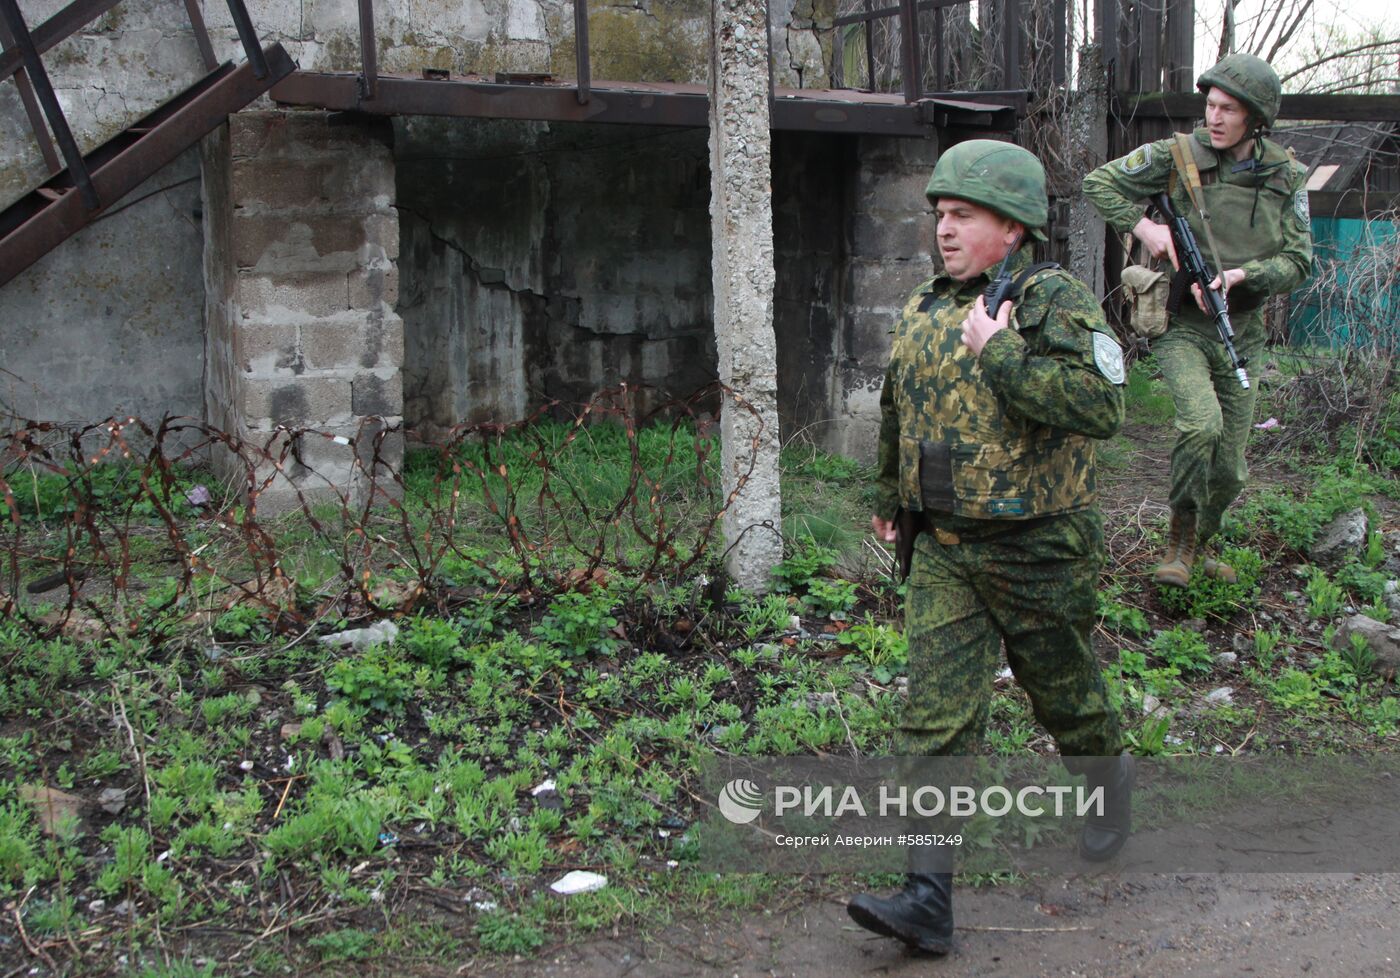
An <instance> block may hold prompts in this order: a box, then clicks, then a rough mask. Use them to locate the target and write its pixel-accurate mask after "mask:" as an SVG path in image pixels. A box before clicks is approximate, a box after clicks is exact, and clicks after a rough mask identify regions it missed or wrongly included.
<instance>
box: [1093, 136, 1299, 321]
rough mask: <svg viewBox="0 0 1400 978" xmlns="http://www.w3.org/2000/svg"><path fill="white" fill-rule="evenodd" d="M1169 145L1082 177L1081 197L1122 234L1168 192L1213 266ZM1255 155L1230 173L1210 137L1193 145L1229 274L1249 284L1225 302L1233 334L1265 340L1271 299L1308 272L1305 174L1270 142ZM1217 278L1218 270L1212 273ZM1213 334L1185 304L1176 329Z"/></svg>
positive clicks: (1161, 143) (1160, 143)
mask: <svg viewBox="0 0 1400 978" xmlns="http://www.w3.org/2000/svg"><path fill="white" fill-rule="evenodd" d="M1172 142H1173V139H1171V138H1168V139H1159V140H1157V141H1156V142H1154V143H1147V144H1145V145H1143V146H1139V147H1138V148H1137V149H1135V150H1133V151H1132V152H1131V153H1129V154H1128V155H1127V156H1124V157H1123V158H1121V159H1117V160H1113V161H1112V162H1110V163H1106V164H1104V165H1103V166H1101V167H1099V168H1098V169H1096V170H1093V171H1092V172H1090V173H1089V175H1088V176H1086V177H1085V178H1084V195H1085V196H1086V197H1088V198H1089V200H1090V202H1091V203H1093V205H1094V207H1095V208H1096V209H1097V210H1098V212H1099V214H1100V215H1102V217H1103V219H1104V220H1105V221H1107V222H1108V223H1109V225H1111V226H1112V227H1113V229H1114V230H1115V231H1118V232H1120V233H1126V232H1129V231H1131V230H1132V229H1133V227H1134V226H1136V224H1137V222H1138V221H1139V220H1141V219H1142V215H1143V208H1142V205H1141V204H1139V203H1137V202H1138V201H1142V200H1145V199H1146V198H1148V197H1149V196H1151V195H1152V194H1157V193H1162V192H1163V191H1166V190H1168V188H1169V187H1171V197H1172V205H1173V206H1174V207H1175V208H1176V211H1177V213H1178V214H1182V215H1184V216H1185V217H1186V221H1187V223H1188V224H1190V225H1191V231H1192V233H1193V234H1195V235H1196V242H1197V244H1199V245H1200V247H1201V254H1202V255H1204V256H1205V259H1206V263H1207V264H1208V265H1210V266H1211V267H1212V268H1214V267H1215V264H1216V259H1215V255H1214V254H1213V252H1212V249H1211V246H1210V239H1209V238H1208V237H1207V235H1206V233H1205V227H1204V225H1203V223H1202V221H1201V215H1200V213H1199V212H1198V211H1197V210H1196V208H1195V206H1194V205H1193V204H1192V203H1191V198H1190V196H1189V195H1188V193H1187V190H1186V186H1185V183H1184V181H1182V180H1181V179H1180V178H1179V177H1178V178H1177V179H1175V180H1173V179H1171V174H1172V173H1173V172H1174V171H1175V170H1176V165H1175V163H1174V162H1173V160H1172V152H1171V147H1172ZM1260 142H1261V145H1260V147H1259V149H1258V150H1257V152H1256V154H1255V165H1254V166H1253V167H1251V168H1249V169H1244V170H1241V171H1239V172H1234V171H1233V168H1232V167H1233V164H1232V161H1231V160H1230V159H1229V158H1227V157H1224V156H1222V155H1221V154H1220V153H1218V152H1216V151H1215V150H1214V149H1213V148H1212V147H1211V145H1210V135H1209V133H1208V132H1207V130H1205V129H1197V130H1196V132H1195V134H1194V136H1193V138H1192V139H1191V140H1190V144H1191V148H1192V150H1193V153H1194V156H1195V160H1196V166H1197V167H1198V168H1199V170H1200V173H1201V183H1202V188H1203V193H1204V194H1205V197H1206V203H1207V212H1208V213H1209V214H1210V223H1211V229H1212V231H1213V232H1214V234H1215V239H1216V242H1217V244H1218V245H1219V246H1220V262H1221V263H1222V264H1224V265H1225V267H1226V268H1240V269H1243V270H1244V272H1245V275H1246V278H1245V280H1244V281H1243V282H1241V283H1240V284H1239V285H1237V286H1236V287H1235V288H1234V289H1231V290H1230V294H1229V298H1228V302H1229V306H1230V312H1231V319H1232V320H1233V321H1234V326H1235V329H1236V330H1237V331H1238V332H1240V333H1241V335H1242V336H1244V335H1245V333H1246V330H1248V331H1250V332H1254V331H1257V332H1258V334H1259V336H1258V337H1257V338H1258V339H1262V333H1263V313H1262V310H1261V309H1260V308H1259V307H1260V306H1261V305H1262V303H1263V300H1264V299H1265V298H1267V297H1268V296H1270V295H1277V294H1279V293H1282V292H1289V291H1291V290H1293V289H1295V288H1297V287H1298V286H1299V285H1301V284H1302V283H1303V282H1304V281H1305V280H1306V279H1307V277H1308V275H1309V274H1310V273H1311V270H1312V224H1311V221H1310V219H1309V215H1308V192H1307V188H1306V186H1305V181H1306V176H1307V168H1306V167H1304V166H1303V165H1302V164H1301V163H1299V162H1297V161H1296V160H1294V159H1293V158H1292V157H1291V156H1290V155H1289V154H1288V151H1287V150H1285V149H1284V148H1283V147H1281V146H1279V145H1278V144H1277V143H1275V142H1272V141H1270V140H1267V139H1263V140H1261V141H1260ZM1216 271H1219V269H1216ZM1178 321H1179V322H1181V323H1183V324H1185V325H1188V326H1190V327H1192V328H1195V329H1198V330H1201V331H1203V332H1207V333H1208V334H1209V335H1211V336H1214V335H1215V327H1214V325H1213V324H1212V322H1211V320H1210V319H1209V318H1208V317H1206V316H1205V314H1204V313H1202V312H1201V311H1200V310H1199V309H1198V308H1196V305H1195V303H1194V302H1191V301H1190V300H1189V299H1188V300H1187V301H1185V302H1183V303H1182V306H1181V312H1180V313H1179V314H1178V315H1177V316H1176V317H1175V318H1174V319H1173V323H1175V322H1178Z"/></svg>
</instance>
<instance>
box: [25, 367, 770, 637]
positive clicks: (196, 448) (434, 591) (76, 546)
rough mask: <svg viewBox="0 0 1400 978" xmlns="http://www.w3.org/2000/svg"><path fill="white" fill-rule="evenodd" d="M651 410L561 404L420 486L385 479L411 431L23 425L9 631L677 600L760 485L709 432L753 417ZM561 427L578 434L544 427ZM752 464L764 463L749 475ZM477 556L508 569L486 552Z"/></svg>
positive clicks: (493, 432)
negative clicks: (672, 595)
mask: <svg viewBox="0 0 1400 978" xmlns="http://www.w3.org/2000/svg"><path fill="white" fill-rule="evenodd" d="M645 394H646V391H645V390H639V389H638V388H635V387H630V386H628V387H623V388H620V389H614V390H608V391H603V392H600V393H599V394H597V395H595V397H594V398H593V399H592V400H591V401H590V402H589V403H587V404H585V405H583V406H582V407H581V408H579V409H577V410H574V411H570V410H569V409H568V407H567V406H566V405H563V404H561V403H559V402H551V403H549V404H547V405H545V406H544V407H542V408H541V409H540V410H539V411H538V412H537V413H536V414H535V415H534V416H533V417H531V418H530V419H528V420H526V421H523V422H518V423H515V424H510V425H503V424H474V425H465V424H464V425H459V426H457V427H456V428H453V429H451V430H450V431H449V432H447V433H446V436H445V437H444V439H443V441H442V443H441V444H440V445H437V446H434V447H433V448H432V449H431V452H430V453H428V456H427V462H426V463H425V464H420V465H419V466H418V467H417V479H416V482H415V483H414V485H413V486H410V485H409V484H408V480H409V479H410V478H412V477H411V475H410V474H409V472H408V466H406V465H404V466H401V465H399V464H398V463H397V462H396V461H395V460H394V458H393V454H392V451H391V446H392V444H393V441H392V440H393V438H394V437H395V436H396V435H397V430H396V429H387V428H384V427H383V426H382V425H368V424H367V425H366V427H365V429H364V430H362V432H361V433H360V434H359V435H357V436H356V437H355V438H353V439H345V438H336V437H334V436H332V435H331V434H329V433H327V432H323V431H318V430H315V429H309V428H308V429H279V430H278V431H276V432H273V433H271V434H269V435H267V436H265V437H262V438H258V437H256V436H243V437H240V436H237V435H234V434H230V433H228V432H225V431H222V430H220V429H218V428H215V427H214V426H212V425H209V424H206V423H204V422H202V421H199V420H197V419H193V418H165V419H163V420H162V421H160V422H158V423H156V424H148V423H146V422H144V421H142V420H141V419H139V418H120V419H119V418H111V419H108V420H106V421H103V422H101V423H98V424H91V425H82V426H76V427H65V426H60V425H56V424H52V423H47V422H35V421H24V420H20V419H16V420H12V421H11V422H9V424H8V426H7V427H4V428H0V460H3V465H2V466H0V539H3V541H4V542H3V544H0V624H3V623H5V622H7V621H12V622H15V623H18V624H19V625H20V626H21V627H22V628H23V629H25V630H27V631H32V632H34V633H36V634H40V635H45V636H48V635H53V634H57V633H59V632H62V631H67V632H68V633H70V634H75V635H77V634H81V635H82V637H87V638H98V637H101V636H103V635H132V636H134V635H136V634H138V633H140V632H141V631H142V630H143V629H144V628H146V627H147V626H148V625H149V623H150V622H152V621H153V620H155V619H157V618H161V617H168V616H175V617H177V618H178V620H179V621H181V622H184V623H186V624H195V625H197V624H199V623H200V622H205V623H206V624H207V622H206V621H205V620H206V619H207V618H208V617H209V616H210V615H212V614H218V613H219V612H222V611H225V610H228V609H231V608H233V607H234V606H237V605H250V606H252V607H253V608H256V609H259V610H260V611H261V612H263V613H265V615H266V617H268V618H269V619H271V620H274V621H275V622H276V624H277V627H278V628H280V629H284V630H289V631H307V630H310V629H312V628H314V627H316V626H317V624H318V623H319V622H320V621H321V620H322V619H324V618H326V617H328V616H329V617H333V618H335V617H344V618H360V617H367V616H378V615H383V614H402V613H406V612H409V611H411V610H414V609H416V608H428V607H436V608H437V610H439V611H441V610H443V609H444V608H445V607H446V606H447V605H450V604H451V603H452V602H453V601H454V600H455V597H454V595H455V594H456V591H457V589H456V588H455V586H454V585H453V584H451V583H450V581H449V579H448V577H447V576H445V575H444V568H445V567H448V566H453V567H455V568H456V570H455V571H453V573H452V575H451V576H452V577H454V578H463V579H471V580H475V581H479V582H485V583H486V584H487V585H489V586H490V587H492V588H496V589H497V590H500V591H501V592H502V593H505V592H506V591H514V592H521V591H522V589H523V590H524V591H529V592H530V593H532V594H536V593H553V592H557V591H564V590H570V589H573V588H575V587H577V586H578V585H579V582H584V581H596V580H599V579H602V578H603V576H605V575H606V576H607V577H608V578H609V579H610V580H612V581H615V582H616V581H629V582H632V583H631V586H632V587H633V588H634V589H639V588H642V587H645V586H647V585H649V584H650V583H651V582H656V581H672V580H676V579H679V578H681V577H683V576H684V575H685V574H686V573H687V571H688V570H689V569H690V568H691V567H692V566H694V565H696V564H697V563H698V562H700V561H702V560H705V561H709V560H711V559H713V558H714V557H715V552H717V551H718V550H719V549H720V547H718V546H717V545H718V543H719V537H720V534H719V533H717V532H716V528H717V527H718V525H719V521H720V519H721V518H722V516H723V514H724V512H725V511H726V509H727V508H728V507H729V505H730V504H731V503H732V502H733V500H734V498H735V496H736V494H737V493H738V492H739V491H740V489H741V488H742V485H743V483H744V482H745V481H747V479H748V478H749V475H750V474H751V472H752V465H750V468H749V470H748V471H743V472H740V473H739V479H738V485H736V486H735V487H734V488H733V489H731V491H730V492H729V493H728V494H727V495H726V494H724V493H723V492H722V491H721V489H720V487H719V486H718V485H717V484H716V481H715V480H714V479H713V478H712V473H711V471H710V470H711V468H712V466H710V465H709V464H708V462H709V459H710V457H711V455H712V453H713V452H714V450H715V449H717V448H718V447H719V446H718V440H717V439H716V438H714V437H713V435H712V433H711V431H710V429H712V428H713V424H712V423H709V422H707V420H706V419H707V418H708V414H707V413H706V412H707V411H708V410H709V409H712V408H713V407H714V406H715V405H716V403H718V402H722V403H723V404H724V409H725V410H732V411H739V412H750V413H751V412H752V411H753V408H752V407H751V406H750V405H749V404H748V403H747V402H746V401H744V400H743V399H742V398H740V397H739V396H738V395H736V394H734V393H733V392H732V391H730V390H728V389H727V388H712V389H710V388H707V389H705V390H702V391H700V392H697V393H696V394H695V395H693V396H692V397H690V398H688V399H685V400H664V399H658V401H657V402H654V403H653V402H647V403H652V407H651V409H650V410H644V409H642V408H641V407H640V404H641V403H643V402H644V401H645V396H644V395H645ZM561 413H562V414H563V416H564V417H566V418H568V419H569V422H570V423H568V424H556V425H555V426H554V427H553V428H549V427H548V426H541V425H540V424H538V422H542V421H545V420H547V419H548V418H550V417H552V416H557V415H560V414H561ZM601 421H606V422H609V423H610V425H611V426H612V430H613V431H614V435H613V436H612V440H613V441H614V442H618V441H620V442H621V443H622V444H621V446H620V450H621V451H622V453H623V454H625V456H626V457H627V458H628V459H629V461H630V464H625V465H622V466H618V465H617V463H616V461H615V460H613V461H611V462H610V463H609V466H610V467H609V470H608V471H606V472H602V473H599V472H597V471H596V469H597V466H591V465H590V459H591V458H592V456H591V455H590V454H589V453H590V451H591V449H590V447H589V446H590V444H591V443H592V442H593V441H594V440H595V439H597V438H600V437H602V435H603V434H604V433H605V432H604V431H603V430H602V429H600V428H599V427H597V423H598V422H601ZM649 422H652V423H654V424H652V425H651V426H650V432H648V431H645V430H644V428H648V423H649ZM760 429H761V425H760ZM561 430H562V432H563V433H562V434H560V433H559V432H560V431H561ZM551 432H553V434H551ZM760 434H761V431H760V432H759V434H756V435H755V436H754V437H755V442H756V440H757V438H758V437H759V435H760ZM331 441H338V442H340V443H341V444H342V445H344V446H345V448H344V452H345V453H346V454H347V455H351V456H352V457H353V463H352V464H353V467H354V473H355V475H354V480H353V481H354V482H355V484H357V485H358V486H359V487H360V489H361V490H363V491H356V490H355V489H353V488H351V487H349V486H347V485H345V484H344V483H343V480H339V479H337V478H335V477H334V472H335V471H336V470H335V469H334V467H331V468H328V469H326V470H325V471H321V470H318V469H317V467H316V466H317V464H318V463H317V461H316V460H317V459H319V458H321V456H320V455H318V454H317V449H318V447H320V446H325V445H327V444H329V442H331ZM216 454H218V455H221V456H222V457H223V458H224V459H225V460H226V462H225V465H224V468H225V469H227V470H228V471H229V472H231V473H236V474H235V475H230V476H229V477H228V479H227V480H226V482H225V484H224V485H223V486H222V487H216V488H214V489H213V490H212V491H210V489H209V487H206V486H202V485H201V486H197V487H192V486H190V485H189V484H188V483H189V475H188V473H189V471H190V468H189V465H188V463H190V462H199V461H202V460H206V459H207V458H209V457H210V456H212V455H216ZM757 454H758V449H757V447H756V444H755V445H754V446H752V447H751V448H750V451H749V453H748V457H749V458H750V459H753V458H755V457H757ZM326 472H330V473H331V474H330V475H327V474H326ZM288 484H291V485H293V486H294V487H295V493H294V495H295V501H294V503H292V505H291V512H290V513H288V514H286V516H284V517H276V516H266V515H264V514H263V513H262V512H261V511H260V507H259V501H260V499H262V498H268V497H269V495H270V494H271V493H272V492H273V491H275V490H278V489H279V488H285V486H287V485H288ZM685 487H690V488H689V489H686V488H685ZM196 492H199V493H200V496H201V497H202V498H197V497H196V496H195V493H196ZM31 516H32V517H33V518H30V517H31ZM745 532H747V531H745ZM483 537H484V538H485V539H488V540H490V541H491V542H492V547H493V550H495V551H498V552H499V554H500V557H501V561H502V562H503V563H504V564H510V565H512V566H511V567H510V568H506V567H504V566H502V564H498V563H497V562H495V561H494V559H493V556H492V553H490V552H487V551H484V550H482V549H480V548H479V547H477V546H475V544H476V543H479V542H480V540H481V539H482V538H483ZM712 551H714V552H712ZM305 554H311V555H315V556H316V557H317V558H318V559H319V562H320V563H322V564H324V567H323V568H322V570H321V572H320V573H318V575H317V581H316V584H315V586H314V587H311V588H309V589H308V588H307V587H305V586H302V585H303V582H300V581H298V580H296V577H297V574H296V571H295V570H294V566H295V565H296V564H297V563H298V561H300V560H301V558H302V556H303V555H305ZM41 575H44V576H41ZM153 575H154V577H153Z"/></svg>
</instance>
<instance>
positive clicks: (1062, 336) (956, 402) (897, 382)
mask: <svg viewBox="0 0 1400 978" xmlns="http://www.w3.org/2000/svg"><path fill="white" fill-rule="evenodd" d="M1029 265H1030V256H1029V249H1026V250H1023V251H1022V252H1020V253H1019V254H1017V255H1016V256H1015V258H1013V259H1012V266H1011V269H1010V270H1011V272H1012V274H1013V275H1019V273H1020V272H1022V271H1024V270H1025V269H1026V268H1027V267H1028V266H1029ZM992 274H995V269H991V270H989V271H988V272H987V273H984V274H982V275H978V276H976V277H974V278H972V279H971V280H969V281H968V282H958V281H956V280H954V279H952V278H950V277H948V276H947V275H938V276H936V277H934V278H933V279H932V280H930V281H929V282H926V283H925V284H924V285H921V286H920V287H919V288H918V289H916V290H915V291H914V293H913V294H912V295H911V296H910V297H909V299H908V301H907V302H906V303H905V305H904V311H903V313H902V314H901V316H900V319H899V322H898V324H897V325H896V327H895V330H894V341H893V344H892V346H891V350H890V365H889V368H888V369H887V371H886V373H885V386H884V389H883V391H882V392H881V395H880V408H881V421H880V448H879V498H878V502H877V506H878V508H877V510H876V513H877V514H878V515H880V516H882V517H885V518H889V517H892V516H893V515H894V513H895V510H896V507H899V506H903V507H904V508H905V509H908V510H911V511H924V512H926V513H931V514H951V515H953V516H955V517H962V518H971V519H974V520H988V519H1029V518H1031V517H1036V516H1046V515H1050V514H1054V513H1068V512H1074V511H1076V510H1080V509H1084V508H1087V507H1088V506H1090V505H1092V503H1093V501H1094V445H1093V439H1095V438H1107V437H1109V436H1111V435H1112V434H1113V433H1114V432H1116V431H1117V430H1118V428H1119V426H1120V425H1121V424H1122V423H1123V395H1122V388H1121V386H1120V385H1121V384H1122V381H1123V359H1122V351H1121V349H1120V348H1119V346H1118V342H1117V340H1115V339H1114V337H1113V334H1112V333H1111V332H1109V330H1108V327H1107V325H1106V324H1105V323H1104V318H1103V314H1102V312H1101V311H1100V309H1099V304H1098V302H1097V300H1095V298H1094V295H1093V293H1092V292H1091V291H1090V290H1089V289H1088V288H1086V287H1085V286H1084V285H1083V284H1082V283H1081V282H1079V281H1078V280H1076V279H1074V278H1073V277H1072V276H1070V275H1069V274H1068V273H1067V272H1064V271H1061V270H1053V271H1044V272H1040V273H1038V274H1037V275H1035V276H1034V277H1032V278H1031V279H1030V281H1029V283H1028V284H1027V285H1026V287H1025V290H1024V292H1023V294H1022V296H1021V298H1020V299H1019V300H1018V301H1017V302H1016V306H1015V314H1014V317H1013V328H1012V329H1005V330H1002V331H1000V332H998V333H997V334H995V335H994V336H993V337H992V338H991V339H990V340H989V341H988V342H987V344H986V346H985V347H983V350H982V355H981V356H980V357H978V356H975V355H974V354H973V353H972V351H971V350H970V349H969V348H968V347H967V346H966V345H965V344H964V343H963V341H962V323H963V320H964V319H966V317H967V314H968V311H969V310H970V309H971V307H972V306H973V305H974V304H975V303H976V301H977V297H978V296H979V295H980V294H981V293H982V291H983V290H984V289H985V288H986V287H987V285H988V282H989V277H988V276H989V275H992Z"/></svg>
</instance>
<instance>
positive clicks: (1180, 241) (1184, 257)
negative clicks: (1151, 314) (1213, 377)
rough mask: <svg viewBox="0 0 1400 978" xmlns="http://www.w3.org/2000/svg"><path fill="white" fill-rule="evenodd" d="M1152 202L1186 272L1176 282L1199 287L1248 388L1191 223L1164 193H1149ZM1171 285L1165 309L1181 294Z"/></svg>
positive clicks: (1174, 306) (1225, 311) (1222, 305)
mask: <svg viewBox="0 0 1400 978" xmlns="http://www.w3.org/2000/svg"><path fill="white" fill-rule="evenodd" d="M1152 204H1153V206H1155V207H1156V208H1157V210H1159V211H1161V213H1162V216H1163V217H1165V218H1166V219H1167V227H1168V228H1169V229H1170V230H1171V233H1172V244H1174V245H1175V246H1176V257H1177V260H1178V261H1180V262H1181V270H1182V271H1183V272H1185V273H1186V274H1185V276H1183V277H1181V278H1180V279H1179V281H1180V282H1181V283H1182V284H1183V285H1184V286H1186V287H1189V286H1190V285H1191V284H1192V283H1195V284H1196V285H1198V286H1200V288H1201V295H1202V297H1203V298H1204V299H1205V304H1206V310H1207V312H1208V313H1209V314H1210V317H1211V318H1212V319H1214V320H1215V328H1216V331H1217V332H1219V333H1220V342H1221V343H1223V344H1224V345H1225V353H1226V355H1227V356H1229V358H1230V364H1231V366H1233V367H1234V368H1235V376H1236V377H1238V378H1239V379H1240V386H1241V387H1243V388H1244V389H1245V390H1249V374H1247V373H1245V370H1244V368H1245V363H1246V360H1245V358H1244V357H1242V356H1240V355H1239V352H1238V351H1237V350H1236V349H1235V329H1234V327H1233V326H1231V325H1230V312H1229V310H1228V309H1227V308H1226V307H1225V297H1224V296H1223V295H1222V294H1221V293H1220V292H1218V291H1217V290H1215V289H1212V288H1211V287H1210V283H1211V282H1213V281H1215V275H1214V273H1212V272H1211V270H1210V268H1209V267H1208V266H1207V265H1206V260H1205V258H1204V257H1202V255H1201V249H1200V246H1199V245H1197V244H1196V236H1195V235H1194V234H1192V233H1191V226H1190V225H1189V224H1187V223H1186V218H1184V217H1182V216H1181V215H1179V214H1177V212H1176V209H1175V208H1173V207H1172V201H1171V198H1170V197H1168V196H1167V195H1166V194H1156V195H1155V196H1153V198H1152ZM1221 275H1222V276H1223V275H1224V269H1221ZM1172 285H1173V287H1172V298H1171V299H1169V300H1168V301H1167V310H1168V311H1169V312H1176V309H1177V307H1178V306H1179V304H1180V302H1181V298H1182V296H1181V291H1179V290H1178V287H1177V283H1176V282H1175V281H1174V282H1173V283H1172Z"/></svg>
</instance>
